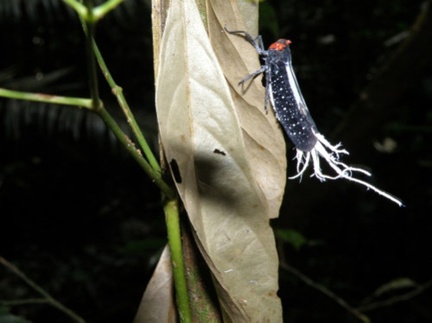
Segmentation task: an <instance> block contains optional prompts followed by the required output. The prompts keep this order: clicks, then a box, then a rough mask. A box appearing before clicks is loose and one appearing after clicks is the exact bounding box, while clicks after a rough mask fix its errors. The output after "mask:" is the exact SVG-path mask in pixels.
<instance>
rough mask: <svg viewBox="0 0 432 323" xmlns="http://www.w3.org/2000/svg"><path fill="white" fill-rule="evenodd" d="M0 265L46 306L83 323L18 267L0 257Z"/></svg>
mask: <svg viewBox="0 0 432 323" xmlns="http://www.w3.org/2000/svg"><path fill="white" fill-rule="evenodd" d="M0 264H2V265H3V266H5V267H6V268H8V269H9V270H10V271H12V272H13V273H14V274H15V275H17V276H18V277H19V278H21V279H22V280H23V281H24V282H25V283H26V284H27V285H29V286H30V287H31V288H32V289H33V290H35V291H36V292H37V293H39V294H41V295H42V296H43V297H44V298H45V299H46V301H47V303H48V304H50V305H51V306H53V307H55V308H57V309H58V310H59V311H61V312H63V313H65V314H66V315H67V316H69V317H70V318H71V319H73V320H74V321H75V322H78V323H85V320H84V319H83V318H82V317H80V316H79V315H78V314H76V313H75V312H74V311H72V310H71V309H69V308H68V307H66V306H64V305H63V304H61V303H60V302H58V301H57V300H55V299H54V298H53V297H52V296H51V295H50V294H49V293H48V292H47V291H46V290H45V289H43V288H42V287H40V286H39V285H38V284H36V283H35V282H34V281H32V280H31V279H30V278H29V277H27V276H26V274H24V273H23V272H22V271H21V270H19V269H18V267H16V266H15V265H13V264H12V263H10V262H9V261H7V260H6V259H4V258H3V257H0Z"/></svg>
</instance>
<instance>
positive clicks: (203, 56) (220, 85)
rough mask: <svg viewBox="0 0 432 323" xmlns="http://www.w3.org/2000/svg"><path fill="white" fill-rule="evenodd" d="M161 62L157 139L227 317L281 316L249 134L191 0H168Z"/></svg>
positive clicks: (269, 233) (236, 319)
mask: <svg viewBox="0 0 432 323" xmlns="http://www.w3.org/2000/svg"><path fill="white" fill-rule="evenodd" d="M159 63H160V65H159V68H158V71H159V75H158V77H157V81H156V105H157V113H158V122H159V128H160V136H161V142H162V145H163V147H164V152H165V155H166V158H167V161H168V163H169V164H170V165H171V167H172V169H173V168H175V169H176V176H174V178H175V180H176V185H177V189H178V191H179V194H180V196H181V198H182V201H183V204H184V206H185V208H186V210H187V213H188V216H189V219H190V221H191V223H192V225H193V228H194V230H195V236H196V242H197V244H198V246H199V247H200V251H201V252H202V254H203V256H204V258H205V260H206V262H207V265H208V266H209V268H210V270H211V271H212V275H213V277H214V281H215V285H216V289H217V291H218V296H219V301H220V304H221V308H222V310H223V315H224V319H225V320H226V321H233V322H262V321H271V322H278V321H281V304H280V300H279V298H278V297H277V295H276V292H277V289H278V275H277V274H278V257H277V253H276V248H275V241H274V235H273V232H272V230H271V227H270V226H269V220H268V216H269V213H268V212H269V207H268V206H269V204H268V198H267V197H266V194H265V193H263V190H262V188H263V186H262V185H261V182H260V181H259V180H257V178H256V177H255V176H256V172H255V171H253V170H252V166H251V161H250V155H248V153H247V149H248V148H247V146H246V144H245V142H246V141H247V139H246V137H248V136H249V137H250V133H251V134H252V132H250V133H249V132H245V131H243V128H242V125H241V123H240V120H239V115H238V111H237V110H236V108H235V106H234V103H233V101H232V98H231V92H230V89H229V87H228V85H227V83H226V80H225V77H224V74H223V72H222V70H221V68H220V65H219V61H218V60H217V58H216V55H215V53H214V51H213V49H212V47H211V44H210V42H209V39H208V35H207V33H206V31H205V28H204V26H203V24H202V21H201V19H200V15H199V13H198V10H197V7H196V5H195V3H194V1H192V0H184V1H173V2H172V3H171V7H170V9H169V12H168V16H167V19H166V25H165V30H164V33H163V37H162V43H161V49H160V58H159ZM262 115H263V114H262V113H261V116H262ZM264 119H265V117H264ZM255 126H257V125H256V124H255ZM252 138H253V137H252ZM264 150H267V149H264Z"/></svg>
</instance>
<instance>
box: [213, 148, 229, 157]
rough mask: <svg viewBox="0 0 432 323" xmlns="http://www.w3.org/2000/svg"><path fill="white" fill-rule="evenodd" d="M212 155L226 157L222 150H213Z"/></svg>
mask: <svg viewBox="0 0 432 323" xmlns="http://www.w3.org/2000/svg"><path fill="white" fill-rule="evenodd" d="M213 153H215V154H218V155H222V156H226V153H225V152H224V151H222V150H219V149H216V148H215V150H213Z"/></svg>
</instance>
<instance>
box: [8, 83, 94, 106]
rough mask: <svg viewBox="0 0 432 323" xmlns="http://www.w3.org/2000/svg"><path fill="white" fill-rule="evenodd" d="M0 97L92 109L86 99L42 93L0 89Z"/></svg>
mask: <svg viewBox="0 0 432 323" xmlns="http://www.w3.org/2000/svg"><path fill="white" fill-rule="evenodd" d="M0 97H3V98H9V99H18V100H27V101H36V102H46V103H54V104H63V105H73V106H77V107H81V108H86V109H92V100H90V99H86V98H74V97H65V96H57V95H50V94H44V93H29V92H21V91H13V90H7V89H3V88H0Z"/></svg>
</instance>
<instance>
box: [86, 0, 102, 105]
mask: <svg viewBox="0 0 432 323" xmlns="http://www.w3.org/2000/svg"><path fill="white" fill-rule="evenodd" d="M84 2H85V5H86V7H87V12H88V13H87V16H88V19H86V20H85V30H86V31H87V33H86V34H87V37H86V53H87V73H88V76H89V89H90V96H91V99H92V101H93V110H95V111H97V110H98V109H99V108H101V106H102V102H101V100H100V97H99V85H98V78H97V70H96V60H95V57H94V55H93V50H92V39H93V35H94V29H95V20H94V15H93V0H85V1H84Z"/></svg>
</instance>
